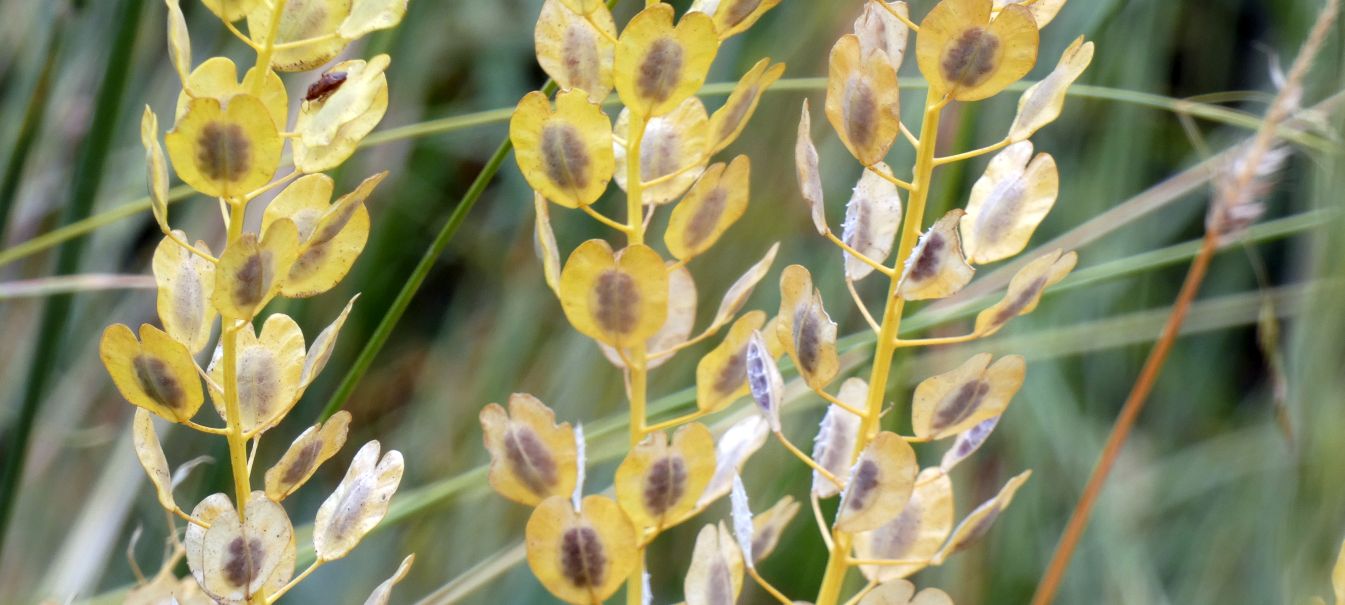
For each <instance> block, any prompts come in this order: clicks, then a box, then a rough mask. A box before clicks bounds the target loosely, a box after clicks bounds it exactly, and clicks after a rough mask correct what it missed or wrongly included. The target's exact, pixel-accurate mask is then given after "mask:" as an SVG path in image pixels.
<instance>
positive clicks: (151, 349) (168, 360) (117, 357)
mask: <svg viewBox="0 0 1345 605" xmlns="http://www.w3.org/2000/svg"><path fill="white" fill-rule="evenodd" d="M98 356H99V357H100V358H102V360H103V365H104V366H105V367H107V373H108V374H109V375H111V376H112V383H113V384H115V385H117V390H118V391H120V392H121V396H122V397H125V398H126V400H127V401H129V402H130V403H131V405H135V406H138V407H142V408H144V409H146V410H149V411H150V412H153V413H154V414H155V415H156V416H158V417H160V418H163V419H164V420H167V421H169V422H182V421H184V420H190V419H191V417H192V416H195V415H196V411H197V410H199V409H200V408H201V404H202V403H203V402H204V401H205V395H204V393H202V392H201V379H200V378H199V377H197V375H196V362H195V361H193V360H192V357H191V351H188V350H187V347H186V346H185V345H183V344H182V343H180V342H178V341H176V340H173V337H171V336H169V335H168V334H166V333H164V332H163V331H162V330H160V329H158V328H156V327H154V326H151V325H149V324H143V325H141V326H140V339H139V340H136V337H135V334H134V333H132V332H131V329H130V328H128V327H126V326H125V325H123V324H113V325H110V326H108V327H107V329H106V330H103V338H102V340H101V341H100V342H99V344H98Z"/></svg>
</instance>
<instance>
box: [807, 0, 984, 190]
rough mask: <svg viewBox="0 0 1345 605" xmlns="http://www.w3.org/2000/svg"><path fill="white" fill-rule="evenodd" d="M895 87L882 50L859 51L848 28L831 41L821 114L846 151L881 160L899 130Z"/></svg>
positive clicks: (863, 161)
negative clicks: (839, 36)
mask: <svg viewBox="0 0 1345 605" xmlns="http://www.w3.org/2000/svg"><path fill="white" fill-rule="evenodd" d="M987 1H988V0H987ZM898 92H899V91H898V89H897V72H896V71H895V70H893V69H892V66H891V65H889V64H888V62H887V58H886V55H884V54H880V53H878V52H871V53H869V54H867V55H861V54H860V44H859V37H857V36H855V35H853V34H850V35H846V36H842V37H841V39H840V40H837V41H836V45H835V46H833V47H831V68H830V70H829V71H828V74H827V104H826V111H827V120H829V121H830V122H831V127H832V128H835V129H836V134H838V135H840V137H841V142H842V143H845V147H846V149H849V150H850V154H851V155H853V156H855V159H857V160H859V162H860V163H861V164H864V165H865V166H872V165H873V164H876V163H878V162H881V161H882V160H883V157H884V156H886V155H887V150H888V149H891V148H892V142H893V141H895V140H896V139H897V135H899V134H901V112H900V100H901V95H900V94H898Z"/></svg>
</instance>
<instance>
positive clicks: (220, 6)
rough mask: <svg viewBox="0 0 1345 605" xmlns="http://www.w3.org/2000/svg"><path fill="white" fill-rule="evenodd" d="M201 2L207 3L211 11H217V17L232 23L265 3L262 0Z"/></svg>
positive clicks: (205, 0) (208, 0) (206, 0)
mask: <svg viewBox="0 0 1345 605" xmlns="http://www.w3.org/2000/svg"><path fill="white" fill-rule="evenodd" d="M201 3H202V4H205V7H206V8H208V9H210V12H212V13H215V16H216V17H219V18H220V19H223V20H225V21H228V22H230V23H233V22H234V21H237V20H239V19H242V18H243V17H245V16H247V14H248V13H250V12H252V10H253V9H255V8H256V7H258V6H260V5H262V4H265V2H262V0H201Z"/></svg>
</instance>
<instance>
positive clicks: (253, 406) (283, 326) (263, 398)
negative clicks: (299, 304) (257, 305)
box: [207, 313, 305, 433]
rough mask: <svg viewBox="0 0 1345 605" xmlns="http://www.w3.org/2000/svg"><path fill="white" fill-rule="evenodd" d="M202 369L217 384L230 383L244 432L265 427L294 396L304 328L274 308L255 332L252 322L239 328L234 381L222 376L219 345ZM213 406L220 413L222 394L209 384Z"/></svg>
mask: <svg viewBox="0 0 1345 605" xmlns="http://www.w3.org/2000/svg"><path fill="white" fill-rule="evenodd" d="M216 353H217V355H216V357H215V359H213V360H211V362H210V367H208V368H207V372H208V373H209V375H210V379H211V380H212V381H214V383H215V384H216V385H219V386H220V387H222V388H224V389H235V392H236V393H237V397H238V414H239V420H240V421H241V422H242V423H243V431H244V432H245V433H255V432H259V431H265V430H267V429H269V428H271V427H273V426H275V425H276V424H277V423H279V422H280V421H281V420H282V419H283V418H284V417H285V415H286V414H288V413H289V411H290V408H292V407H293V406H294V404H295V403H296V402H297V401H298V400H299V388H300V384H301V381H302V377H303V371H304V359H305V354H304V333H303V331H302V330H300V329H299V324H297V323H295V321H294V320H293V319H291V318H290V317H289V316H288V315H284V314H282V313H276V314H275V315H272V316H270V317H267V318H266V322H265V323H263V324H262V331H261V333H260V334H258V333H256V332H254V330H253V328H252V324H250V323H247V324H244V325H243V327H242V329H240V330H239V331H238V345H237V349H236V351H235V353H236V356H237V357H236V358H237V362H236V363H237V365H236V372H235V378H236V379H237V384H235V385H229V384H225V382H224V360H223V359H222V351H221V350H220V349H216ZM210 397H211V399H212V400H213V402H214V404H215V411H216V412H219V415H220V417H221V418H227V417H228V415H227V414H226V413H225V402H224V394H223V393H220V392H217V391H215V390H214V389H213V388H212V389H211V390H210Z"/></svg>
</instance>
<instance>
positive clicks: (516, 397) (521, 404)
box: [480, 393, 578, 506]
mask: <svg viewBox="0 0 1345 605" xmlns="http://www.w3.org/2000/svg"><path fill="white" fill-rule="evenodd" d="M480 417H481V429H482V431H481V432H482V437H483V438H484V440H485V443H486V449H487V450H489V451H490V486H491V487H493V488H495V491H496V492H499V494H500V495H501V496H504V497H505V498H508V499H510V500H513V501H515V502H518V503H520V504H526V505H528V506H537V504H539V503H540V502H541V501H542V500H545V499H547V498H549V497H551V496H564V497H567V498H568V497H569V496H570V493H571V492H573V491H574V486H575V483H576V482H577V479H578V469H577V468H576V466H577V462H576V461H577V459H578V452H577V451H576V447H575V439H574V429H572V428H571V427H570V423H568V422H566V423H562V424H559V425H558V424H556V413H555V412H553V411H551V408H549V407H547V406H546V404H544V403H542V402H541V401H539V400H538V399H537V398H536V397H533V396H532V395H528V394H527V393H514V394H513V395H510V396H509V413H508V414H506V413H505V411H504V408H503V407H501V406H500V404H498V403H492V404H490V405H488V406H486V407H485V408H484V409H482V410H481V416H480Z"/></svg>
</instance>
